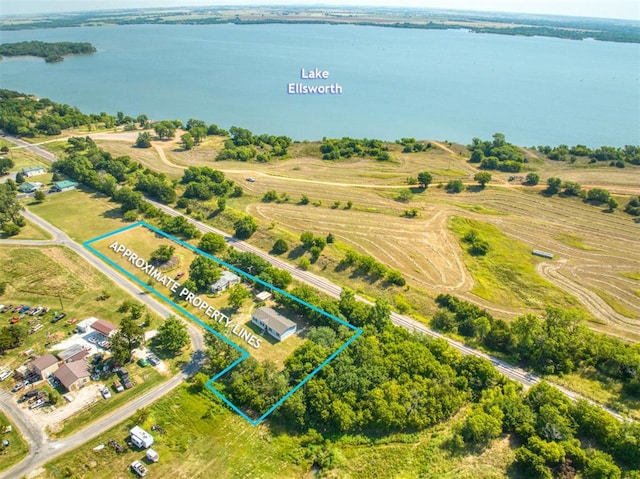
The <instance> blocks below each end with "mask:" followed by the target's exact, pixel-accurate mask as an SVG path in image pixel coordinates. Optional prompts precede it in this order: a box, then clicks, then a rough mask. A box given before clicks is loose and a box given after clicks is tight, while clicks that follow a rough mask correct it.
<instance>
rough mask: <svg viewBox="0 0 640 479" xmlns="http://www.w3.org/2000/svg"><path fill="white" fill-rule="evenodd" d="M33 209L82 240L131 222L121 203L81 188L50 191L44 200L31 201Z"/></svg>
mask: <svg viewBox="0 0 640 479" xmlns="http://www.w3.org/2000/svg"><path fill="white" fill-rule="evenodd" d="M29 209H30V210H31V211H33V212H34V213H35V214H37V215H38V216H41V217H42V218H43V219H45V220H47V221H48V222H50V223H51V224H53V225H54V226H57V227H58V228H60V229H61V230H63V231H64V232H65V233H67V234H68V235H69V236H70V237H71V239H74V240H76V241H80V242H82V241H86V240H88V239H91V238H95V237H96V236H100V235H101V234H104V233H108V232H109V231H113V230H115V229H117V228H122V227H123V226H125V225H126V224H128V223H126V222H124V221H123V219H122V213H121V212H120V207H119V205H118V204H117V203H113V202H111V201H110V200H109V199H108V198H107V197H105V196H103V195H101V194H99V193H91V192H84V191H82V190H80V189H77V190H72V191H65V192H62V193H57V194H54V195H49V196H47V199H46V200H45V201H44V202H43V203H41V204H39V205H30V206H29ZM79 219H81V220H79Z"/></svg>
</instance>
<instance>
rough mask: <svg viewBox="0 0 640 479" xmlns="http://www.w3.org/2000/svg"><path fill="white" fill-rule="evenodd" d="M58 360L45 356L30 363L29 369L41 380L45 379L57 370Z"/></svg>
mask: <svg viewBox="0 0 640 479" xmlns="http://www.w3.org/2000/svg"><path fill="white" fill-rule="evenodd" d="M58 363H59V361H58V358H56V357H55V356H54V355H53V354H45V355H44V356H40V357H39V358H35V359H34V360H33V361H31V368H32V369H33V371H34V372H35V373H36V375H38V376H40V377H41V378H42V379H46V378H47V377H49V376H51V375H52V374H54V373H55V372H56V371H57V370H58V367H59V366H58Z"/></svg>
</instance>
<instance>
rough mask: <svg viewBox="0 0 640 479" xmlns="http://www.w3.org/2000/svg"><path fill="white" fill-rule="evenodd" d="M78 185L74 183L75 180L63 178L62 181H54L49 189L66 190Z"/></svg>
mask: <svg viewBox="0 0 640 479" xmlns="http://www.w3.org/2000/svg"><path fill="white" fill-rule="evenodd" d="M77 186H78V183H76V182H75V181H70V180H64V181H56V182H55V183H54V184H53V186H52V187H51V189H52V190H53V191H58V192H60V191H68V190H73V189H75V188H76V187H77Z"/></svg>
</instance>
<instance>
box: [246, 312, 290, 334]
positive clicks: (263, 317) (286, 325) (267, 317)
mask: <svg viewBox="0 0 640 479" xmlns="http://www.w3.org/2000/svg"><path fill="white" fill-rule="evenodd" d="M251 322H252V323H253V324H255V325H257V326H259V327H260V328H262V330H263V331H266V332H267V333H269V334H270V335H271V336H273V337H274V338H276V339H277V340H278V341H284V340H285V339H287V338H288V337H289V336H291V335H292V334H295V332H296V331H297V329H298V327H297V326H296V323H294V322H293V321H291V320H290V319H288V318H285V317H284V316H282V315H281V314H280V313H278V312H277V311H275V310H274V309H272V308H268V307H264V308H259V309H256V310H255V311H254V312H253V314H252V315H251Z"/></svg>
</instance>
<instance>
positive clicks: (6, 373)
mask: <svg viewBox="0 0 640 479" xmlns="http://www.w3.org/2000/svg"><path fill="white" fill-rule="evenodd" d="M10 376H13V369H10V370H9V371H2V372H1V373H0V381H4V380H5V379H7V378H8V377H10Z"/></svg>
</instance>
